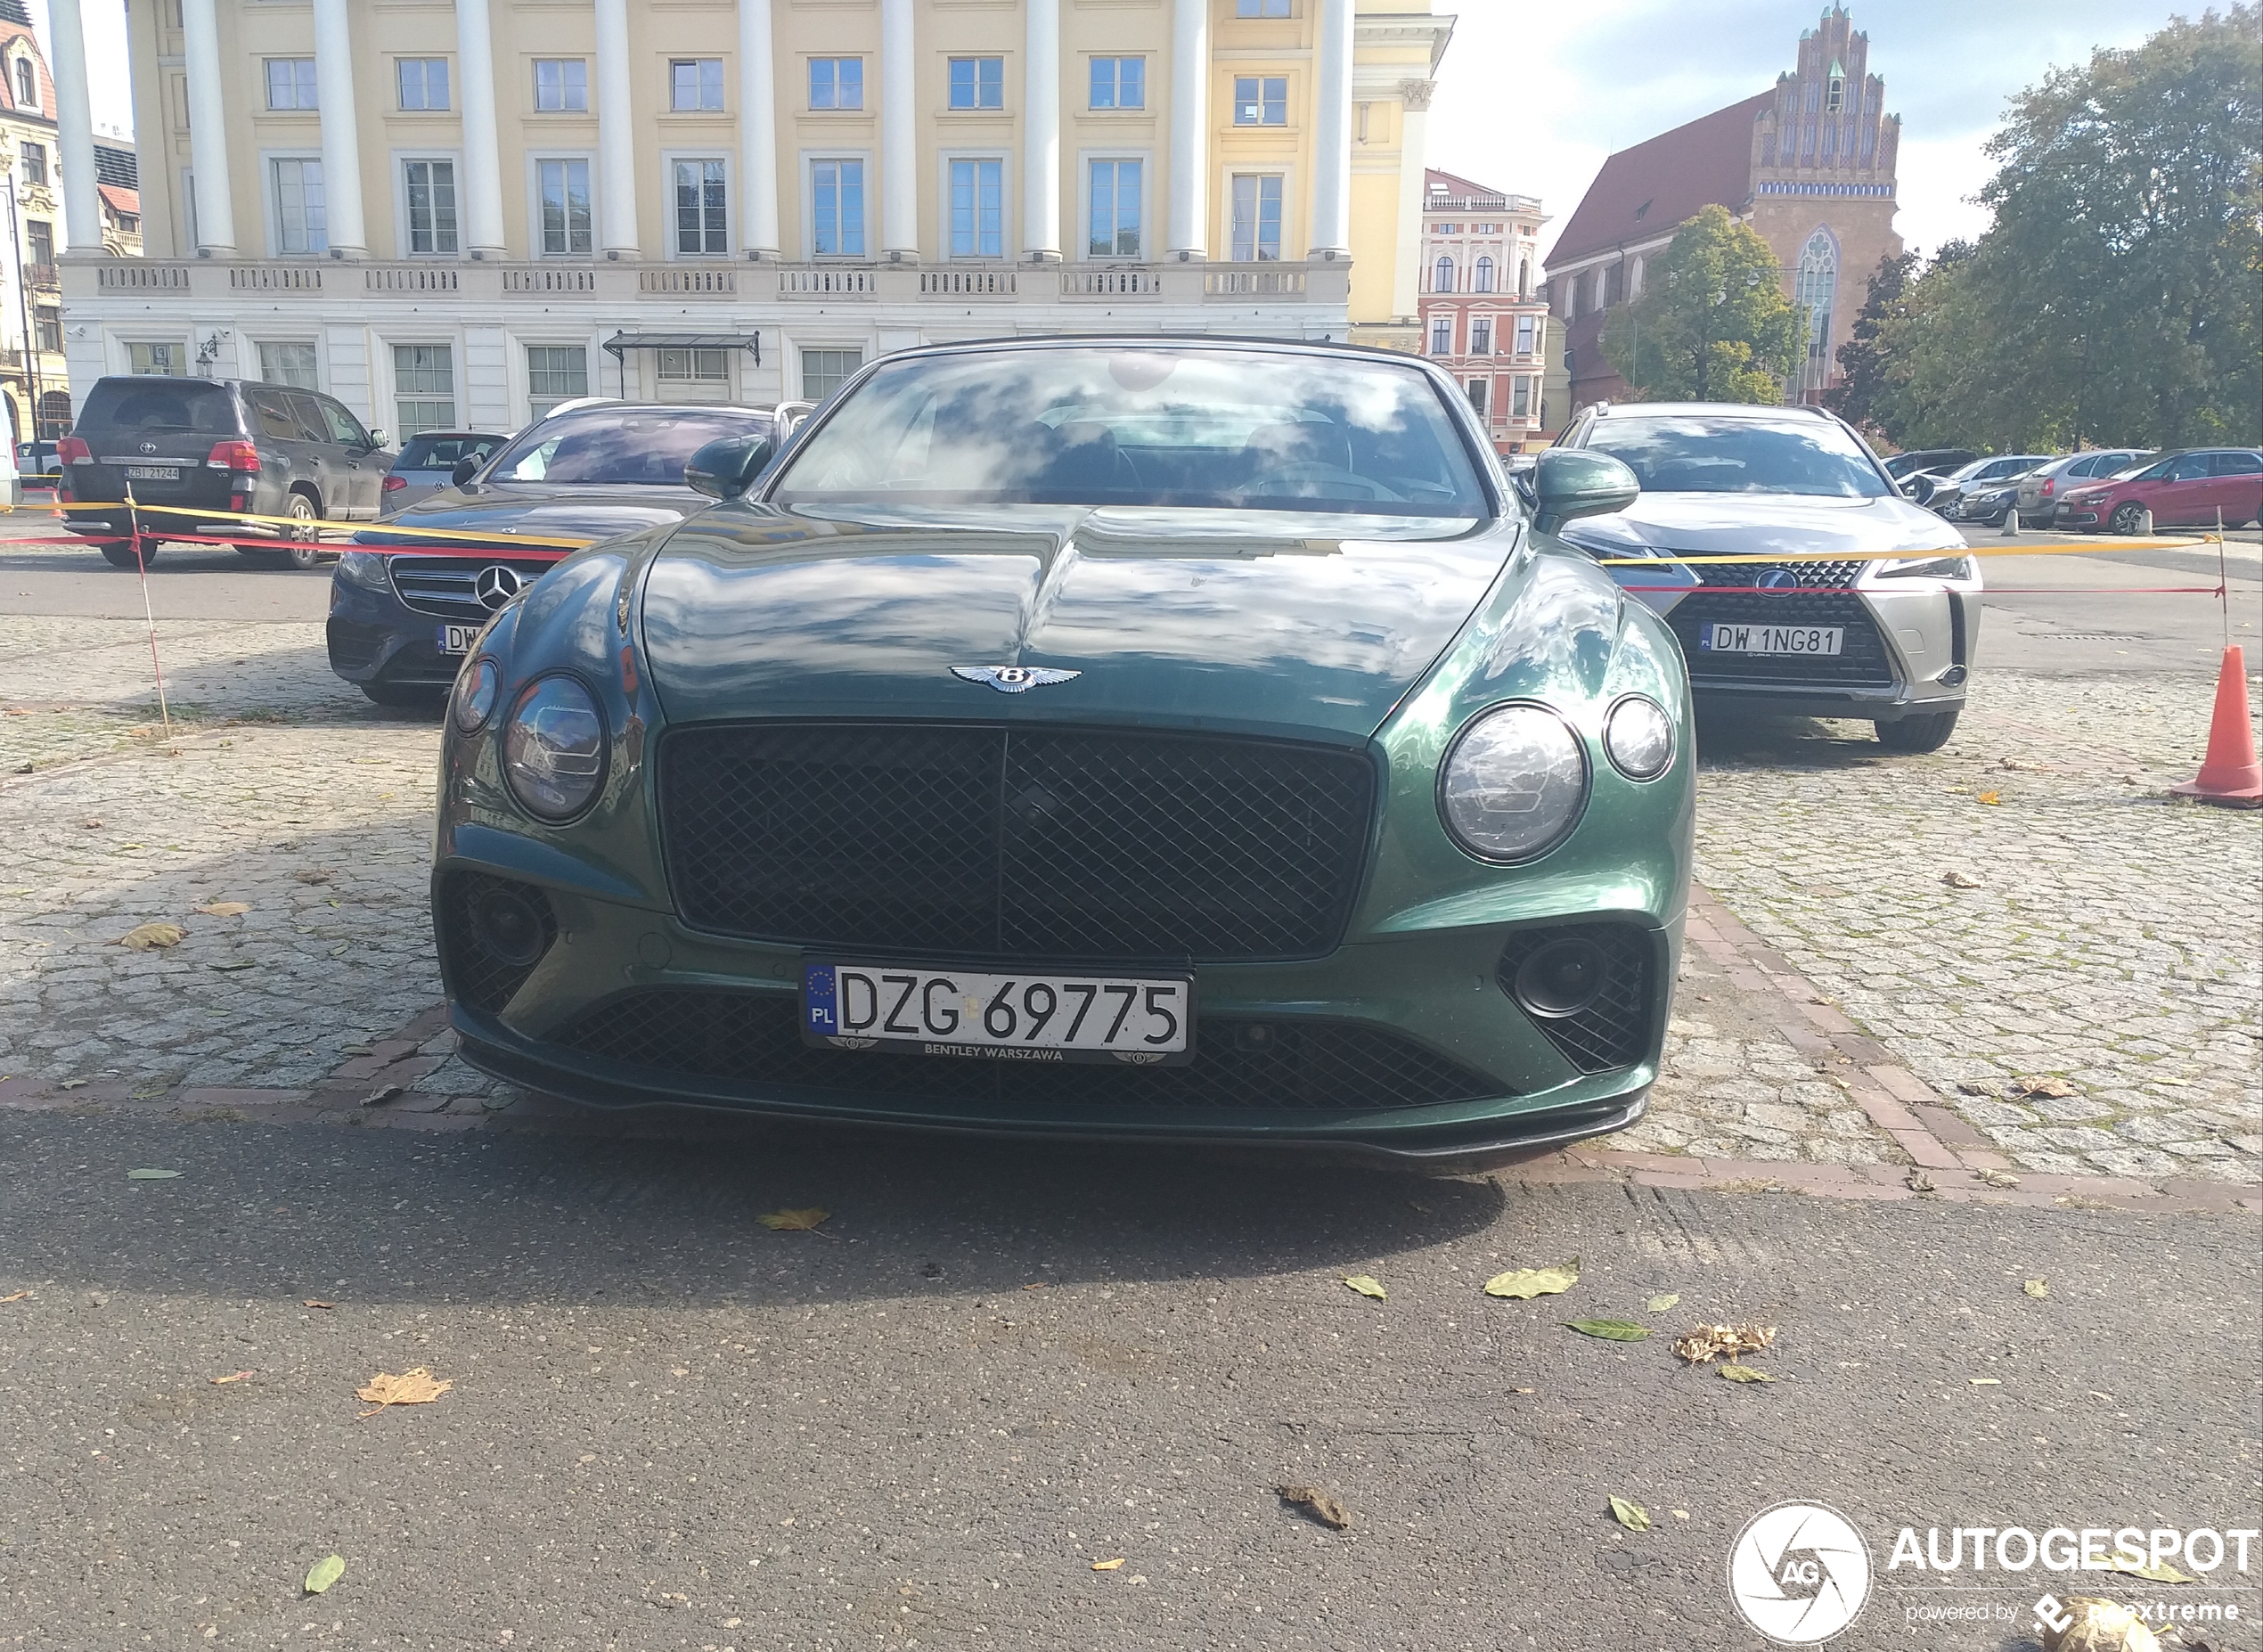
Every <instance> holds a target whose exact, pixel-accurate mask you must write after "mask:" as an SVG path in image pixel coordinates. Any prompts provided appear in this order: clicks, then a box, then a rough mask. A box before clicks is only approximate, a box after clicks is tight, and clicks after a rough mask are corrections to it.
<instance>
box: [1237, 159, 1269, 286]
mask: <svg viewBox="0 0 2263 1652" xmlns="http://www.w3.org/2000/svg"><path fill="white" fill-rule="evenodd" d="M1233 232H1234V233H1233V251H1234V257H1235V258H1236V259H1237V260H1238V261H1239V262H1241V263H1244V264H1252V263H1257V262H1261V261H1262V262H1265V263H1271V262H1273V261H1274V260H1276V259H1278V258H1279V257H1280V256H1281V176H1280V174H1279V173H1278V172H1269V173H1264V174H1260V175H1252V174H1249V173H1243V174H1241V175H1239V176H1237V177H1236V178H1235V179H1234V222H1233Z"/></svg>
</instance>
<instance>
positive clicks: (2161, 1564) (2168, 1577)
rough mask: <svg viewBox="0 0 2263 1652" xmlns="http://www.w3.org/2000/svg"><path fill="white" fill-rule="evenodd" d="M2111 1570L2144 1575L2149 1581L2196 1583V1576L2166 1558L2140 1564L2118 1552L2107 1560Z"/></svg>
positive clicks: (2131, 1574)
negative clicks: (2181, 1570) (2188, 1573)
mask: <svg viewBox="0 0 2263 1652" xmlns="http://www.w3.org/2000/svg"><path fill="white" fill-rule="evenodd" d="M2106 1570H2107V1571H2109V1572H2123V1573H2127V1574H2128V1575H2129V1576H2131V1577H2142V1578H2144V1579H2145V1581H2146V1582H2149V1583H2196V1582H2199V1581H2200V1580H2199V1579H2198V1578H2196V1577H2187V1576H2185V1574H2183V1573H2182V1572H2179V1571H2178V1570H2177V1568H2176V1567H2175V1566H2171V1565H2169V1562H2168V1561H2166V1560H2156V1561H2154V1562H2153V1565H2151V1566H2139V1565H2138V1564H2137V1563H2136V1561H2134V1560H2132V1559H2130V1558H2129V1557H2128V1555H2126V1554H2117V1555H2116V1556H2114V1558H2112V1559H2111V1560H2109V1561H2107V1562H2106Z"/></svg>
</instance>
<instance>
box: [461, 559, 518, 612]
mask: <svg viewBox="0 0 2263 1652" xmlns="http://www.w3.org/2000/svg"><path fill="white" fill-rule="evenodd" d="M526 583H527V582H526V581H525V580H523V579H521V578H520V577H519V570H518V569H517V568H505V567H503V566H502V565H501V564H500V563H498V564H496V565H495V566H494V567H493V568H481V569H480V570H479V577H478V578H477V579H475V580H473V581H472V582H471V589H472V592H473V593H474V594H475V595H477V596H478V599H479V606H480V607H482V608H485V609H498V608H501V607H502V605H503V604H504V603H506V602H508V601H511V598H513V597H515V596H517V595H518V594H519V591H520V590H521V589H522V588H523V587H524V586H525V585H526Z"/></svg>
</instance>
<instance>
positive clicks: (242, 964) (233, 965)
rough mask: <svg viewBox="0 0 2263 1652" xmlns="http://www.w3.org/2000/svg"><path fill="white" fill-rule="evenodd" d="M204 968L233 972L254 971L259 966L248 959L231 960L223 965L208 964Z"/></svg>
mask: <svg viewBox="0 0 2263 1652" xmlns="http://www.w3.org/2000/svg"><path fill="white" fill-rule="evenodd" d="M204 967H205V968H206V969H219V970H222V971H233V970H236V969H257V968H258V967H259V966H258V965H257V963H256V962H255V961H253V960H251V959H249V958H231V959H229V960H228V961H226V962H225V963H208V964H206V965H205V966H204Z"/></svg>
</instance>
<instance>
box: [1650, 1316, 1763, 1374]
mask: <svg viewBox="0 0 2263 1652" xmlns="http://www.w3.org/2000/svg"><path fill="white" fill-rule="evenodd" d="M1775 1340H1776V1327H1775V1326H1773V1325H1751V1324H1746V1325H1700V1326H1698V1327H1697V1328H1696V1329H1694V1330H1692V1331H1691V1332H1690V1333H1689V1334H1688V1335H1687V1337H1682V1338H1681V1339H1680V1340H1679V1341H1678V1342H1676V1343H1675V1344H1674V1352H1675V1353H1678V1354H1679V1355H1681V1357H1682V1358H1683V1359H1685V1360H1687V1361H1688V1362H1689V1363H1690V1364H1692V1365H1704V1364H1709V1363H1711V1362H1712V1361H1714V1360H1718V1359H1722V1358H1724V1357H1725V1358H1727V1359H1729V1360H1731V1361H1734V1360H1735V1359H1736V1356H1737V1355H1738V1354H1740V1353H1759V1352H1760V1351H1761V1349H1762V1348H1765V1347H1767V1346H1768V1345H1769V1344H1770V1343H1772V1342H1774V1341H1775Z"/></svg>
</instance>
